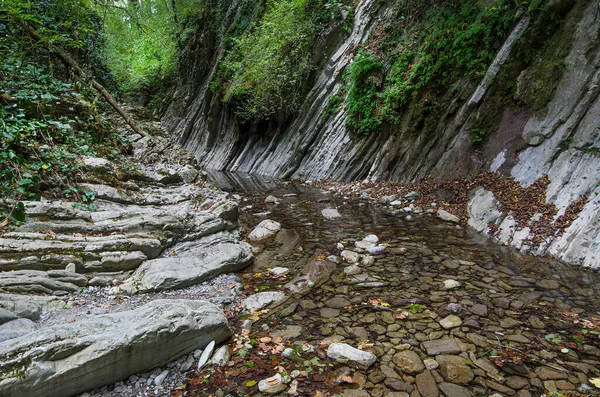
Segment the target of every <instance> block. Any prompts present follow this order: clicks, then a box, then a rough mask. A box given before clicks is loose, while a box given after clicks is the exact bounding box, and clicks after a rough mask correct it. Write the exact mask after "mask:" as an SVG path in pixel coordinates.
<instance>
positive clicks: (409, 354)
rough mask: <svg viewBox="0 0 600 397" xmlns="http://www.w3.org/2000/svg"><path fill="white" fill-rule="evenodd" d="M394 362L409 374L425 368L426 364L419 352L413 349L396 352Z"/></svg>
mask: <svg viewBox="0 0 600 397" xmlns="http://www.w3.org/2000/svg"><path fill="white" fill-rule="evenodd" d="M392 361H393V362H394V364H395V365H396V366H397V367H398V368H400V369H401V370H402V372H405V373H407V374H409V375H416V374H418V373H420V372H422V371H423V370H424V369H425V364H423V361H422V360H421V358H419V356H418V355H417V353H415V352H414V351H412V350H405V351H401V352H399V353H396V354H394V357H393V358H392Z"/></svg>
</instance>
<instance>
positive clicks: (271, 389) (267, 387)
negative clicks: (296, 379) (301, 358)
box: [258, 374, 287, 395]
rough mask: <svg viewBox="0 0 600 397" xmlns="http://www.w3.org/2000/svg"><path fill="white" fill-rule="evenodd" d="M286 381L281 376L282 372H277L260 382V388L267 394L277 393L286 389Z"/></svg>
mask: <svg viewBox="0 0 600 397" xmlns="http://www.w3.org/2000/svg"><path fill="white" fill-rule="evenodd" d="M286 387H287V386H286V385H285V383H283V379H282V378H281V374H275V375H273V376H271V377H270V378H266V379H262V380H261V381H260V382H258V390H260V392H261V393H263V394H266V395H271V394H277V393H279V392H282V391H283V390H285V389H286Z"/></svg>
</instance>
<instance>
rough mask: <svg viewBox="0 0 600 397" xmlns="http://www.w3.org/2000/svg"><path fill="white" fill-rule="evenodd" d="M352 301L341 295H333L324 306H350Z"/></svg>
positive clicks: (335, 307) (338, 307) (339, 307)
mask: <svg viewBox="0 0 600 397" xmlns="http://www.w3.org/2000/svg"><path fill="white" fill-rule="evenodd" d="M351 304H352V302H350V301H349V300H348V299H346V298H343V297H339V296H338V297H335V298H331V299H329V300H328V301H326V302H325V306H327V307H330V308H332V309H341V308H342V307H346V306H350V305H351Z"/></svg>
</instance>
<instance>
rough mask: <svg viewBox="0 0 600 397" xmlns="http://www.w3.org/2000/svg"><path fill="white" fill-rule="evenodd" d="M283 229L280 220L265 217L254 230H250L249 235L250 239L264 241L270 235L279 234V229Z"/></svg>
mask: <svg viewBox="0 0 600 397" xmlns="http://www.w3.org/2000/svg"><path fill="white" fill-rule="evenodd" d="M280 230H281V224H280V223H279V222H275V221H272V220H270V219H265V220H264V221H262V222H260V223H259V224H258V225H257V226H256V227H255V228H254V230H252V231H251V232H250V234H249V235H248V240H250V241H262V240H266V239H268V238H270V237H273V236H274V235H276V234H277V232H278V231H280Z"/></svg>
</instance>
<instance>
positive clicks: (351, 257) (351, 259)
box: [340, 250, 360, 263]
mask: <svg viewBox="0 0 600 397" xmlns="http://www.w3.org/2000/svg"><path fill="white" fill-rule="evenodd" d="M340 256H341V257H342V258H343V259H344V260H345V261H346V262H348V263H357V262H358V261H359V260H360V255H359V254H357V253H356V252H354V251H349V250H344V251H342V253H341V254H340Z"/></svg>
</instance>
